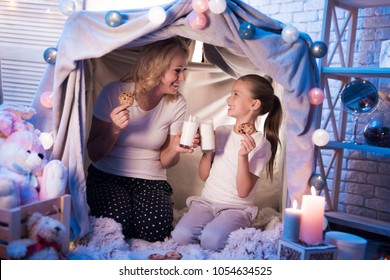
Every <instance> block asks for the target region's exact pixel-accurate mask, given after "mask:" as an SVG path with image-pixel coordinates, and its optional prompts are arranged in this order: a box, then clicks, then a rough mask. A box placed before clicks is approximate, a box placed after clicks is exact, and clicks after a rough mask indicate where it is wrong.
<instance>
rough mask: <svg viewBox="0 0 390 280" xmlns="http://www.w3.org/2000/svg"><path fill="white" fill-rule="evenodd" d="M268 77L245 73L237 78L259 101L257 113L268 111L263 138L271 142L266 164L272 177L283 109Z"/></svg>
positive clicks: (268, 175)
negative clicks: (245, 84) (269, 154)
mask: <svg viewBox="0 0 390 280" xmlns="http://www.w3.org/2000/svg"><path fill="white" fill-rule="evenodd" d="M270 79H271V78H270V77H267V78H265V77H262V76H259V75H255V74H249V75H245V76H242V77H240V78H239V80H242V81H243V82H245V83H247V85H248V87H249V89H250V91H251V93H252V98H253V99H259V100H260V102H261V106H260V112H259V115H260V116H262V115H265V114H267V113H268V116H267V118H266V119H265V122H264V135H265V138H266V139H267V140H268V141H269V142H270V143H271V158H270V160H269V162H268V164H267V168H266V172H267V177H270V178H271V180H272V179H273V170H274V162H275V155H276V152H277V149H278V145H279V144H280V137H279V129H280V126H281V124H282V118H283V111H282V104H281V102H280V100H279V98H278V97H277V96H276V95H275V94H274V88H273V87H272V84H271V81H270Z"/></svg>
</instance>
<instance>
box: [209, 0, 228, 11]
mask: <svg viewBox="0 0 390 280" xmlns="http://www.w3.org/2000/svg"><path fill="white" fill-rule="evenodd" d="M226 6H227V4H226V0H210V2H209V9H210V11H211V12H212V13H214V14H222V13H223V12H224V11H225V10H226Z"/></svg>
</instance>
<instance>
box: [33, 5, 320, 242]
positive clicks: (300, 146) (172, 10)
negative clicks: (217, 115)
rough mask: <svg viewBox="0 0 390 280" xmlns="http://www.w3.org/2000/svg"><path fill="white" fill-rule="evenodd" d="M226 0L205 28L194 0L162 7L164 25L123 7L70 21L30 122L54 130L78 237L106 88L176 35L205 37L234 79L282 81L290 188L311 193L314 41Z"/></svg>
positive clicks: (211, 58)
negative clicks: (89, 149) (45, 99)
mask: <svg viewBox="0 0 390 280" xmlns="http://www.w3.org/2000/svg"><path fill="white" fill-rule="evenodd" d="M227 4H228V5H227V7H226V10H225V11H224V12H223V13H221V14H214V13H212V12H211V11H207V12H206V14H207V17H208V23H207V25H206V26H205V27H204V28H203V29H200V30H198V29H193V28H192V27H191V26H189V25H188V21H187V18H188V16H189V15H190V13H191V12H192V10H193V9H192V6H191V1H187V0H177V1H174V2H172V3H170V4H168V5H165V6H163V8H164V10H165V11H166V15H167V17H166V19H165V21H164V22H163V23H161V24H160V25H156V24H155V23H152V22H151V21H150V20H149V18H148V9H138V10H123V11H120V13H121V14H122V16H123V17H124V18H126V21H124V22H123V23H122V24H121V25H119V26H117V27H111V26H109V25H107V24H106V22H105V15H106V12H90V11H79V12H76V13H74V14H72V15H70V16H69V18H68V19H67V21H66V23H65V26H64V30H63V32H62V34H61V37H60V39H59V41H58V44H57V50H58V51H57V55H56V61H55V64H48V66H47V68H46V71H45V73H44V75H43V77H42V79H41V82H40V85H39V87H38V89H37V92H36V94H35V96H34V100H33V107H34V108H35V109H36V110H37V114H36V115H35V116H34V118H33V119H32V120H31V122H32V123H33V124H34V125H35V127H37V128H38V129H40V130H41V131H48V132H51V131H52V132H53V136H54V139H55V144H54V146H53V150H52V154H51V156H52V158H56V159H60V160H61V161H62V162H63V163H64V164H66V165H67V167H68V170H69V178H68V180H69V181H68V185H69V193H70V194H71V197H72V218H71V233H72V238H75V239H77V238H80V237H82V236H84V235H85V234H86V233H87V232H88V225H89V220H88V206H87V204H86V196H85V172H84V170H85V169H84V168H85V163H86V161H87V160H88V159H87V158H86V153H85V143H86V139H87V137H88V133H89V124H90V119H91V114H92V113H91V112H92V106H93V103H94V100H95V99H96V96H97V95H98V94H99V89H100V88H101V87H102V85H104V84H106V83H108V82H110V81H112V80H114V79H118V78H119V77H121V76H122V75H123V74H124V73H125V72H126V69H128V68H129V67H131V65H132V63H134V59H133V58H134V55H136V53H137V51H138V48H139V46H142V45H145V44H148V43H151V42H154V41H157V40H161V39H166V38H169V37H172V36H182V37H186V38H189V39H192V40H197V41H202V42H204V52H205V57H206V59H207V61H208V62H210V63H212V64H214V65H216V66H217V67H218V68H220V69H222V70H223V71H224V72H226V73H227V74H228V75H230V76H231V77H232V78H237V77H238V76H240V75H243V74H246V73H250V72H257V73H263V74H267V75H269V76H270V77H272V78H273V79H274V81H275V82H276V83H278V84H279V85H281V87H282V88H283V96H282V102H283V107H284V111H285V114H286V116H285V123H284V126H285V139H286V140H285V143H284V146H285V149H284V151H283V152H284V154H285V160H284V168H283V169H284V170H285V172H286V174H285V178H287V181H286V183H285V188H286V189H287V193H288V198H289V200H290V201H292V200H294V199H296V200H298V201H300V200H301V197H302V195H303V194H305V193H307V192H308V191H309V188H308V186H307V182H308V179H309V177H310V175H311V174H312V168H313V160H314V146H313V144H312V141H311V134H312V132H313V131H314V130H315V124H316V118H315V116H316V114H315V113H316V107H315V106H311V105H310V102H309V96H308V91H309V90H310V89H311V88H313V87H315V86H318V85H317V84H318V81H319V78H318V70H317V65H316V61H315V57H313V56H311V54H310V46H311V44H312V42H311V40H310V38H309V37H308V36H306V35H305V34H303V33H300V36H299V38H298V39H297V40H296V41H295V42H286V41H284V40H283V38H282V35H281V33H282V30H283V27H284V26H285V24H283V23H281V22H279V21H276V20H273V19H272V18H269V17H267V16H265V15H264V14H262V13H261V12H260V11H258V10H256V9H254V8H253V7H251V6H249V5H247V4H245V3H244V2H241V1H240V0H231V1H227ZM243 22H251V23H252V24H253V25H254V27H255V33H254V36H253V37H252V38H250V39H243V38H241V36H240V34H239V28H240V25H241V23H243ZM97 63H99V64H97ZM102 70H107V71H102ZM45 91H52V92H53V108H52V109H48V108H45V107H43V106H42V105H41V104H40V102H39V99H40V95H41V94H42V93H44V92H45ZM191 94H196V92H192V93H191Z"/></svg>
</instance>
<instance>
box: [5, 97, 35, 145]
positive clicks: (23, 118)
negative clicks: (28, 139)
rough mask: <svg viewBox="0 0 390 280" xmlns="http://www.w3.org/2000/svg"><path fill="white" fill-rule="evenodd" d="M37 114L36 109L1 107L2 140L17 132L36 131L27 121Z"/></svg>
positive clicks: (14, 106) (6, 105) (11, 106)
mask: <svg viewBox="0 0 390 280" xmlns="http://www.w3.org/2000/svg"><path fill="white" fill-rule="evenodd" d="M35 114H36V111H35V109H34V108H31V107H27V106H18V105H8V104H1V105H0V140H2V139H5V138H7V137H8V136H10V135H11V134H12V133H13V132H15V131H22V130H28V131H34V130H35V128H34V126H33V125H32V124H31V123H29V122H28V121H27V120H29V119H31V118H32V116H34V115H35Z"/></svg>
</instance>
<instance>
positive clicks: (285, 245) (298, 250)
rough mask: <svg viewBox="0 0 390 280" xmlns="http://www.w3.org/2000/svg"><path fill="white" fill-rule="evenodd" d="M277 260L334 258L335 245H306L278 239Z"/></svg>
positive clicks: (335, 253)
mask: <svg viewBox="0 0 390 280" xmlns="http://www.w3.org/2000/svg"><path fill="white" fill-rule="evenodd" d="M278 259H279V260H335V259H337V247H336V246H333V245H328V244H322V245H319V246H307V245H304V244H301V243H295V242H290V241H286V240H279V246H278Z"/></svg>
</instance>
